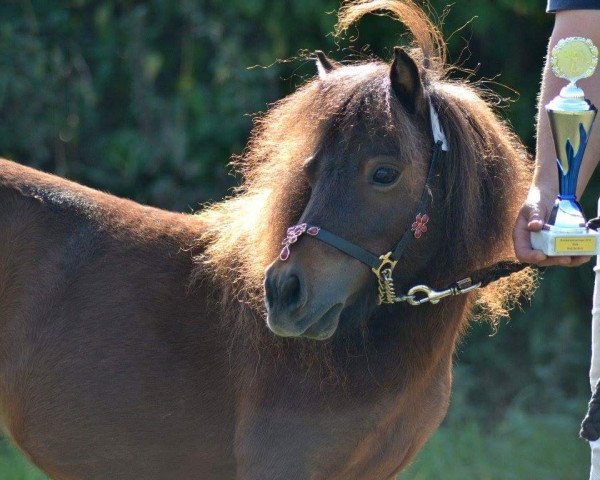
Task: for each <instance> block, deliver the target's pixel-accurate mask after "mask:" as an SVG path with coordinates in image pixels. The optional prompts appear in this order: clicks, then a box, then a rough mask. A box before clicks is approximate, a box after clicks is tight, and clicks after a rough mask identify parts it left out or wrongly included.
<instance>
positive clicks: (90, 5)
mask: <svg viewBox="0 0 600 480" xmlns="http://www.w3.org/2000/svg"><path fill="white" fill-rule="evenodd" d="M446 3H447V2H446V1H444V0H434V1H433V2H432V5H433V8H434V10H435V11H436V12H437V15H438V17H439V18H442V17H443V19H444V27H443V31H444V34H445V36H446V38H448V39H449V46H450V59H451V60H452V61H453V62H454V63H455V64H457V65H459V66H460V67H461V69H458V70H457V71H455V72H453V73H452V75H453V76H455V77H462V78H465V77H467V76H468V77H470V78H471V79H473V80H479V81H482V82H483V84H484V85H486V86H487V88H490V89H492V90H494V91H495V92H497V93H498V94H499V95H500V97H501V98H503V99H504V100H503V101H502V102H501V104H499V105H498V107H499V111H500V112H501V114H502V115H503V116H505V118H507V120H509V121H510V122H511V124H512V125H513V126H514V128H515V129H516V131H517V132H518V133H519V135H520V136H521V138H522V139H523V141H524V142H525V143H526V144H527V145H528V146H529V148H530V149H532V146H533V134H534V116H535V103H536V96H537V91H538V87H539V80H540V75H541V67H542V63H543V57H544V55H545V49H546V43H547V39H548V36H549V33H550V31H551V27H552V16H551V15H547V14H545V13H544V10H543V8H544V6H543V3H544V2H542V1H541V0H495V1H492V0H470V1H460V2H455V3H454V5H453V6H452V7H451V8H447V7H446ZM338 6H339V3H338V1H337V0H302V1H291V0H227V1H225V0H204V1H202V2H197V1H192V0H181V1H178V2H172V1H169V0H148V1H145V2H140V1H133V0H124V1H116V0H104V1H102V0H96V1H91V0H70V1H62V2H46V1H41V0H25V1H14V0H8V1H5V2H2V3H1V4H0V119H1V121H0V155H2V156H5V157H8V158H12V159H15V160H17V161H19V162H21V163H24V164H28V165H32V166H34V167H37V168H40V169H42V170H45V171H49V172H53V173H56V174H58V175H61V176H65V177H68V178H71V179H73V180H76V181H79V182H81V183H84V184H86V185H89V186H92V187H96V188H100V189H102V190H106V191H110V192H112V193H114V194H117V195H121V196H126V197H130V198H134V199H136V200H138V201H141V202H146V203H150V204H153V205H158V206H161V207H165V208H172V209H178V210H188V211H189V210H190V209H193V208H197V207H198V205H199V204H200V203H202V202H205V201H209V200H217V199H219V198H220V197H221V196H223V195H224V194H225V193H226V192H227V189H228V188H229V187H231V186H232V185H234V184H235V183H236V182H237V181H238V180H237V179H236V178H234V177H232V176H231V175H229V174H228V169H227V167H226V163H227V161H228V160H229V158H230V157H231V155H232V154H239V153H240V152H241V151H242V150H243V147H244V144H245V143H246V140H247V138H248V134H249V131H250V128H251V126H252V114H254V113H256V112H260V111H264V110H265V109H266V108H267V106H268V104H269V103H271V102H273V101H275V100H277V99H279V98H281V97H283V96H285V95H286V94H287V93H289V92H291V91H293V90H294V89H295V88H296V87H297V86H299V85H301V84H302V83H303V81H305V79H306V78H309V77H311V76H312V75H314V74H315V68H314V65H313V64H312V62H311V61H309V60H308V59H307V53H308V52H310V51H312V50H315V49H317V48H320V49H323V50H324V51H326V52H329V54H330V55H331V56H332V57H333V58H335V59H336V60H342V59H356V58H358V59H360V58H365V57H366V56H368V55H372V54H373V55H377V56H380V57H383V58H385V59H389V58H390V56H391V51H392V47H393V46H394V45H397V44H401V43H403V42H404V40H403V38H402V37H401V34H402V33H403V30H402V28H401V27H400V26H399V25H398V24H396V23H394V22H393V21H392V20H390V19H388V18H381V17H369V18H366V19H364V20H363V21H361V23H360V35H358V30H355V29H353V30H352V31H351V32H350V34H349V37H357V38H356V40H355V41H354V42H353V43H351V42H350V41H349V40H348V38H347V39H346V40H341V41H337V42H336V41H335V40H334V38H333V37H332V36H331V35H330V32H331V31H332V29H333V26H334V24H335V14H334V13H333V12H334V11H335V10H336V8H337V7H338ZM327 12H329V13H327ZM597 194H598V185H597V182H593V184H592V186H591V187H590V189H589V193H588V194H587V195H586V197H585V198H584V199H583V200H584V204H585V206H586V208H587V211H588V213H592V212H593V211H594V210H595V205H594V200H593V199H594V198H597ZM592 282H593V278H592V273H591V269H590V267H589V266H586V267H582V268H580V269H576V270H566V269H562V270H554V271H548V272H547V273H546V275H545V279H544V280H543V283H542V287H541V288H540V289H539V291H538V293H537V295H536V297H535V299H534V301H533V304H532V305H531V306H527V308H526V309H525V311H523V312H520V313H517V314H515V315H514V316H513V318H512V320H511V321H510V322H508V323H506V322H504V323H503V324H502V325H501V326H500V328H499V331H498V332H497V333H496V334H495V335H493V336H492V335H491V334H492V333H493V330H492V329H491V328H490V327H489V326H488V325H487V324H473V325H472V327H471V329H470V333H469V335H468V336H467V338H466V340H465V341H464V342H463V343H462V344H461V346H460V347H459V353H458V366H457V368H456V370H455V393H454V396H453V401H452V406H451V413H450V416H449V420H448V421H447V423H450V424H452V425H454V427H456V425H458V424H463V425H470V424H472V422H477V424H478V425H480V426H481V428H491V427H494V428H497V426H498V425H499V424H501V422H503V421H504V419H505V418H506V417H507V412H513V411H523V412H529V413H530V414H541V413H543V414H556V415H559V414H563V415H566V416H568V418H570V419H571V420H572V422H573V424H574V425H575V430H576V423H577V419H578V418H579V417H580V416H581V415H582V413H583V410H584V408H585V403H586V397H587V394H588V391H589V385H588V381H587V369H588V362H589V311H590V307H591V291H592ZM452 425H451V426H452ZM445 428H448V426H446V427H445ZM532 428H536V427H535V426H533V427H532ZM432 448H435V447H432ZM414 478H417V477H416V476H415V477H414ZM419 478H425V477H419ZM462 478H474V477H473V476H470V475H466V476H464V477H462ZM478 478H484V477H478ZM486 478H487V477H486ZM490 478H508V477H502V476H498V477H490ZM519 478H525V477H519ZM529 478H532V477H529ZM545 478H550V477H545ZM561 478H567V477H561Z"/></svg>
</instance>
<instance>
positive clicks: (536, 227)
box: [513, 188, 592, 267]
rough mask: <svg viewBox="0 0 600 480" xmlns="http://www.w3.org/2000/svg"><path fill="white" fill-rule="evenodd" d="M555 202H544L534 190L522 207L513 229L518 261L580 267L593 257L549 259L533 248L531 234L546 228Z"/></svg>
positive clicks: (541, 265) (549, 265)
mask: <svg viewBox="0 0 600 480" xmlns="http://www.w3.org/2000/svg"><path fill="white" fill-rule="evenodd" d="M552 204H553V201H550V202H548V201H547V200H543V199H542V198H541V196H540V195H539V191H538V190H537V189H535V188H532V190H531V192H530V195H529V197H528V199H527V201H526V202H525V204H524V205H523V206H522V207H521V210H520V211H519V215H518V216H517V220H516V222H515V226H514V228H513V244H514V248H515V255H516V257H517V259H518V260H519V261H521V262H524V263H532V264H534V265H538V266H540V267H551V266H555V265H560V266H563V267H578V266H579V265H582V264H584V263H586V262H588V261H589V260H590V259H591V258H592V257H581V256H573V257H549V256H547V255H545V254H544V253H543V252H541V251H540V250H534V249H533V247H532V246H531V232H539V231H540V230H541V229H542V228H543V226H544V219H545V218H547V216H548V213H549V211H550V209H551V207H552Z"/></svg>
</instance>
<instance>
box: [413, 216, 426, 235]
mask: <svg viewBox="0 0 600 480" xmlns="http://www.w3.org/2000/svg"><path fill="white" fill-rule="evenodd" d="M427 222H429V216H428V215H427V214H426V213H424V214H423V215H421V214H420V213H419V214H418V215H417V218H416V219H415V222H414V223H413V224H412V226H411V227H410V229H411V230H412V231H413V232H415V238H421V235H423V234H424V233H425V232H426V231H427Z"/></svg>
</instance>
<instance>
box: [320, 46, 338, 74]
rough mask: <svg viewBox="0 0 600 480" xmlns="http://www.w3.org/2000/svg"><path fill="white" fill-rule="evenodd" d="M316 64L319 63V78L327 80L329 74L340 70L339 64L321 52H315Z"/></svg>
mask: <svg viewBox="0 0 600 480" xmlns="http://www.w3.org/2000/svg"><path fill="white" fill-rule="evenodd" d="M315 62H316V63H317V70H318V71H319V77H321V78H325V77H326V76H327V74H328V73H330V72H332V71H333V70H335V69H336V68H338V66H339V64H338V63H337V62H335V61H333V60H331V59H329V58H327V56H326V55H325V54H324V53H323V52H322V51H321V50H316V51H315Z"/></svg>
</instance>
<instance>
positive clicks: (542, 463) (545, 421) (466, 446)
mask: <svg viewBox="0 0 600 480" xmlns="http://www.w3.org/2000/svg"><path fill="white" fill-rule="evenodd" d="M578 429H579V425H578V420H577V419H575V418H571V417H570V416H567V415H563V416H548V415H545V416H533V415H527V414H524V413H521V412H519V411H515V412H512V413H510V414H509V415H508V416H507V417H506V418H505V419H504V420H503V421H502V422H501V423H500V424H499V425H498V426H497V427H495V428H494V429H493V430H492V431H489V432H485V431H483V430H482V429H481V428H480V427H479V426H478V424H477V423H475V422H467V423H466V424H463V425H447V426H443V427H442V428H441V429H440V430H438V432H437V433H436V434H435V435H434V436H433V438H432V439H431V440H430V441H429V442H428V443H427V445H426V446H425V448H424V449H423V450H422V451H421V452H420V454H419V455H418V456H417V458H416V460H415V461H414V462H413V464H412V465H411V466H410V467H409V469H408V470H407V471H406V472H404V473H403V474H402V475H400V476H399V477H398V480H431V479H437V478H443V479H444V480H465V479H473V480H530V479H541V478H543V479H544V480H575V479H577V480H580V479H582V478H587V474H588V469H589V448H588V446H587V444H586V442H584V441H583V440H581V439H579V438H578V436H577V432H578ZM0 479H2V480H44V479H46V477H45V476H44V475H42V474H41V473H40V472H39V471H38V470H36V469H35V468H34V467H33V466H31V465H29V464H28V463H27V460H25V458H24V457H23V456H22V455H21V454H20V453H19V452H18V451H17V450H16V449H15V448H14V447H12V446H10V445H9V444H8V442H7V441H2V440H0ZM174 480H175V479H174ZM223 480H229V479H223Z"/></svg>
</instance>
